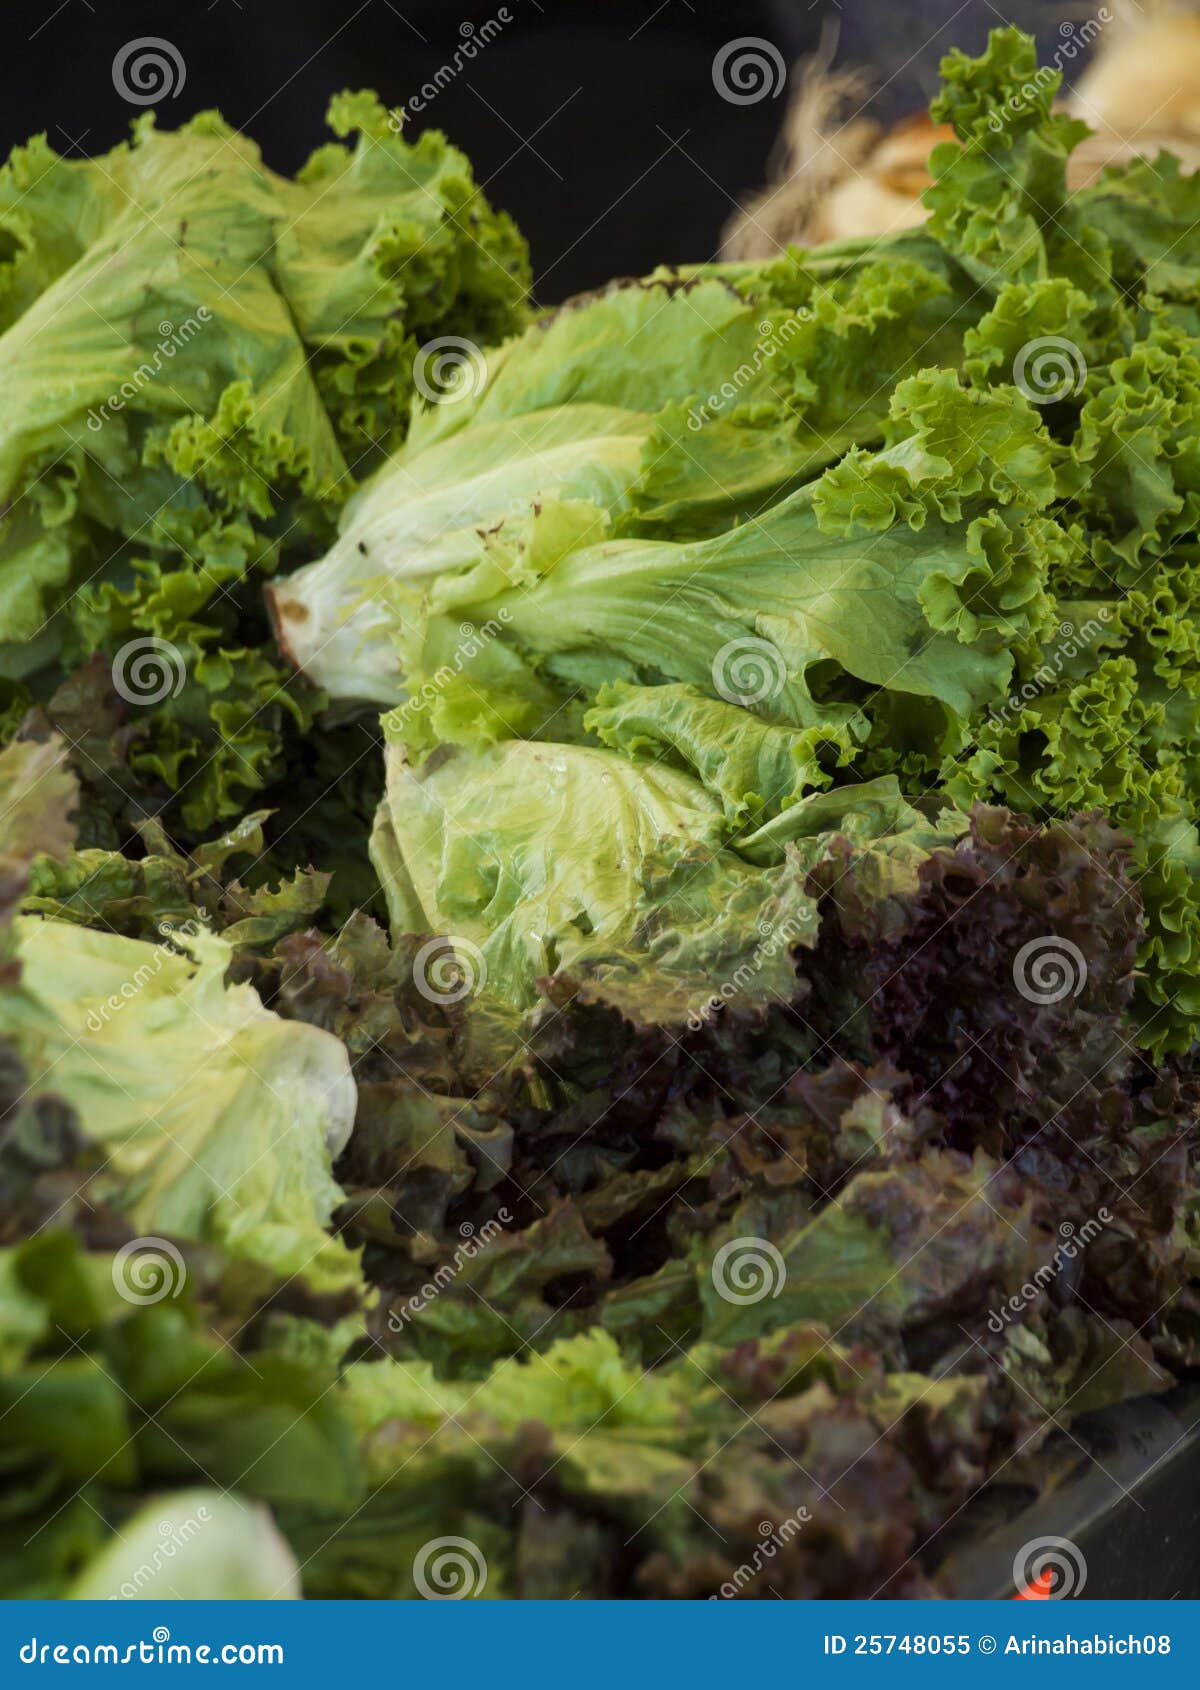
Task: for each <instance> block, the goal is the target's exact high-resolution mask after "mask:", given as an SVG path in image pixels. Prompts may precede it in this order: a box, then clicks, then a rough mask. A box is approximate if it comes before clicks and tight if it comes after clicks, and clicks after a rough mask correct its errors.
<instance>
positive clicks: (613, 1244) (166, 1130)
mask: <svg viewBox="0 0 1200 1690" xmlns="http://www.w3.org/2000/svg"><path fill="white" fill-rule="evenodd" d="M1035 68H1036V67H1035V61H1034V58H1033V51H1032V46H1031V44H1030V43H1029V41H1028V40H1027V39H1026V38H1025V37H1023V36H1021V35H1020V34H1018V33H1017V32H1015V31H1011V30H1002V31H998V32H996V33H995V34H994V35H993V36H992V39H991V43H990V45H989V48H988V50H987V52H986V53H985V54H984V55H983V57H982V58H980V59H978V60H971V59H968V58H966V57H964V56H963V55H961V54H958V53H953V54H951V55H950V56H949V58H948V59H947V60H946V61H945V64H944V67H943V70H944V77H945V86H944V89H943V92H942V94H941V95H940V97H939V100H938V101H937V102H936V104H935V107H934V115H935V116H936V117H938V118H939V119H940V120H945V121H948V122H950V123H951V124H953V126H954V129H955V131H956V134H957V136H958V140H957V141H956V142H953V143H947V144H946V145H944V146H942V147H940V148H939V149H938V151H937V152H936V153H935V155H934V159H933V170H934V175H935V184H934V186H933V188H932V189H931V190H930V192H929V195H928V201H929V206H930V211H931V217H930V220H929V222H928V224H927V225H926V226H925V227H924V228H922V229H920V230H916V231H909V232H905V233H903V234H900V235H898V236H895V237H892V238H889V239H888V240H886V241H883V242H874V243H871V244H870V245H867V244H866V243H858V244H845V245H841V246H838V247H834V248H826V249H823V250H819V251H816V252H810V253H803V252H797V251H793V252H789V253H788V254H787V255H785V256H782V257H780V258H779V259H778V260H777V261H775V262H773V263H770V264H767V265H764V266H757V267H748V266H718V267H704V268H700V269H697V270H693V271H688V272H683V273H677V272H663V273H661V274H657V275H655V276H652V277H650V278H648V279H646V280H644V281H638V282H621V283H615V284H613V285H612V286H611V287H610V288H608V289H606V290H604V291H603V292H602V293H600V294H598V295H595V296H591V297H588V298H585V299H582V300H578V301H575V302H572V303H571V304H569V305H567V306H565V307H563V308H562V309H561V310H559V311H557V312H555V313H552V314H549V315H547V316H543V317H540V318H537V319H535V320H533V321H532V322H529V323H528V324H526V321H525V314H524V307H523V305H522V300H523V297H524V275H525V272H524V257H523V252H522V249H521V246H520V242H519V239H518V237H517V236H516V235H515V232H514V231H513V230H512V228H511V226H510V225H509V224H508V223H507V221H506V220H505V219H504V218H503V217H498V216H496V215H495V214H494V213H492V212H491V211H490V210H489V209H488V208H487V206H486V204H485V202H484V201H483V200H482V199H481V197H480V196H479V194H478V192H477V190H475V189H474V188H473V187H472V185H471V182H470V178H469V176H468V175H467V173H466V167H465V165H464V163H463V161H462V160H461V159H460V158H459V157H458V155H456V154H455V153H454V152H453V151H452V150H451V149H449V148H448V147H447V146H446V145H445V143H443V142H442V141H441V140H440V139H439V138H437V137H432V136H426V137H424V138H423V139H422V140H421V141H420V142H419V143H418V144H417V145H416V146H415V147H410V146H408V145H407V144H406V143H404V142H403V141H401V140H400V139H399V138H398V136H397V134H396V133H395V132H394V128H393V126H392V125H391V124H390V123H389V121H388V118H387V116H386V114H385V113H383V112H382V110H381V109H380V108H379V107H377V106H376V105H375V103H374V102H373V101H371V100H369V99H367V98H366V97H363V96H354V97H353V98H351V97H348V96H343V97H341V98H339V99H338V100H336V101H335V102H334V105H333V108H332V112H331V122H332V123H333V126H334V128H335V129H336V130H337V131H338V132H339V133H342V134H344V133H346V132H347V131H348V130H349V129H350V128H357V129H358V130H359V132H360V134H359V140H358V142H357V144H356V146H355V148H354V149H353V150H349V151H348V150H346V149H345V148H342V147H337V146H334V147H330V148H326V149H324V150H323V151H322V152H320V153H318V154H317V155H315V157H314V159H313V160H312V161H311V162H310V164H309V165H308V167H306V169H305V171H304V172H303V173H302V174H301V178H300V180H299V181H298V182H297V183H294V184H293V183H288V182H284V181H282V180H281V179H279V178H277V177H275V176H273V175H271V174H270V173H269V172H267V171H265V170H264V169H263V167H262V166H261V164H260V163H259V161H258V158H257V155H256V154H255V153H254V151H253V149H252V148H251V147H250V145H249V144H248V143H247V142H245V141H244V140H242V139H241V138H240V137H236V136H233V135H231V134H230V133H229V132H228V131H227V130H226V129H225V128H224V127H223V126H222V125H221V124H220V123H219V121H218V120H216V119H215V118H203V119H199V120H196V122H194V123H193V124H191V125H190V126H189V127H188V128H187V129H185V130H184V131H182V132H181V133H180V134H178V135H174V136H164V135H159V134H157V133H155V132H154V131H153V130H152V129H150V128H149V127H142V128H141V129H140V130H139V132H138V134H137V136H136V139H135V143H134V145H133V147H132V148H131V149H128V150H125V149H121V150H119V151H118V153H117V154H115V155H112V156H111V157H110V158H109V159H107V160H103V161H96V162H95V163H94V164H74V163H71V164H68V163H66V162H64V161H62V160H58V159H56V158H54V156H53V155H52V154H51V153H50V152H49V151H48V149H46V147H45V145H44V143H34V144H33V145H32V146H31V147H30V148H29V149H26V150H25V152H23V153H21V154H19V155H18V156H17V157H16V158H15V159H14V160H13V161H12V162H11V163H10V165H9V167H8V173H7V176H6V177H5V179H4V181H3V184H2V185H0V201H2V202H3V207H4V209H3V212H2V214H0V226H2V227H3V229H4V231H5V240H6V248H5V252H6V265H5V269H4V272H3V273H4V278H5V288H6V291H5V294H4V309H5V312H6V316H5V318H4V332H3V334H2V335H0V354H6V355H7V359H8V366H9V368H10V369H11V371H12V384H11V388H10V394H11V402H10V406H9V410H8V413H7V416H8V422H7V427H8V430H9V435H8V436H7V438H8V439H9V442H10V444H9V446H8V448H7V449H6V450H5V451H3V452H0V466H3V468H4V474H5V477H6V487H7V495H8V505H7V507H6V511H5V515H4V518H3V526H2V527H0V546H2V547H3V548H4V549H3V553H2V556H3V560H4V562H3V573H2V574H0V582H3V583H5V585H4V586H3V591H2V593H0V632H3V633H4V635H5V636H6V640H7V644H6V645H5V647H4V648H3V649H4V652H5V661H4V673H5V674H6V675H8V676H9V677H10V683H9V684H10V696H11V708H10V710H9V713H8V738H9V740H10V741H11V743H9V745H8V747H7V749H6V750H5V751H4V752H3V754H2V755H0V817H2V821H0V850H2V852H3V857H2V861H0V892H2V901H0V914H2V917H3V923H4V926H3V938H2V952H3V954H2V972H0V1036H2V1037H0V1057H2V1060H0V1080H2V1084H3V1092H4V1097H3V1114H2V1116H0V1122H2V1125H0V1463H2V1464H3V1467H4V1470H5V1474H6V1478H7V1481H8V1483H7V1485H6V1490H5V1499H4V1501H3V1504H2V1505H0V1589H3V1590H4V1591H5V1592H6V1593H8V1594H35V1595H63V1594H80V1595H84V1594H86V1595H94V1594H118V1595H129V1594H143V1593H144V1594H148V1595H150V1594H159V1595H161V1594H170V1593H171V1592H172V1590H178V1591H180V1592H181V1593H187V1594H222V1593H225V1592H227V1591H228V1590H229V1589H230V1588H232V1587H240V1588H241V1589H242V1591H243V1593H245V1594H254V1595H263V1594H276V1593H278V1594H281V1595H284V1594H295V1593H296V1592H297V1591H303V1593H305V1594H307V1595H314V1596H412V1595H423V1596H428V1595H430V1594H446V1593H447V1590H446V1588H445V1586H446V1585H447V1584H450V1585H454V1584H455V1583H457V1588H456V1589H453V1590H452V1591H450V1593H452V1594H472V1595H481V1594H487V1595H490V1596H495V1595H498V1596H505V1595H510V1596H526V1597H537V1596H554V1597H570V1596H573V1595H575V1594H583V1595H588V1596H670V1597H695V1596H713V1595H746V1596H763V1597H766V1596H773V1595H784V1596H795V1597H800V1596H822V1595H864V1596H871V1595H875V1594H889V1595H900V1596H909V1595H920V1594H927V1593H929V1592H931V1591H936V1590H937V1589H938V1588H939V1585H938V1568H939V1563H940V1562H941V1561H942V1559H943V1558H944V1556H945V1554H946V1552H947V1550H948V1548H949V1538H948V1535H947V1528H948V1527H949V1525H950V1523H951V1522H952V1521H954V1520H955V1519H956V1518H957V1517H958V1516H959V1515H960V1513H961V1511H962V1509H963V1508H964V1506H965V1505H966V1504H968V1503H969V1502H970V1500H971V1499H972V1498H973V1497H974V1495H975V1493H976V1492H977V1491H978V1490H979V1489H980V1487H981V1486H982V1485H984V1483H985V1482H986V1481H987V1480H988V1479H989V1478H990V1477H992V1476H995V1475H997V1474H1002V1475H1003V1476H1004V1477H1005V1478H1006V1479H1009V1480H1017V1481H1021V1482H1024V1483H1026V1484H1033V1485H1036V1483H1037V1456H1038V1450H1039V1446H1040V1444H1041V1442H1042V1440H1043V1439H1044V1437H1045V1434H1046V1432H1047V1431H1048V1430H1049V1429H1050V1428H1051V1427H1052V1426H1054V1425H1055V1424H1062V1423H1064V1422H1065V1421H1066V1420H1068V1419H1069V1418H1070V1417H1071V1416H1075V1415H1078V1414H1080V1413H1082V1412H1084V1411H1085V1410H1088V1409H1092V1408H1097V1407H1102V1406H1104V1405H1106V1404H1109V1403H1112V1402H1114V1401H1118V1400H1120V1399H1122V1398H1124V1397H1128V1396H1131V1395H1135V1394H1138V1393H1142V1392H1147V1391H1156V1390H1162V1389H1166V1388H1167V1387H1168V1386H1169V1385H1170V1384H1171V1383H1172V1382H1173V1380H1174V1379H1175V1378H1177V1377H1178V1376H1179V1375H1180V1373H1181V1372H1182V1371H1183V1370H1185V1369H1187V1368H1189V1367H1192V1366H1194V1365H1195V1364H1196V1363H1197V1361H1198V1360H1200V1297H1198V1290H1200V1169H1198V1167H1197V1160H1198V1157H1200V1141H1198V1135H1197V1109H1198V1107H1200V1066H1198V1065H1197V1063H1196V1060H1195V1022H1196V1013H1197V1009H1198V1008H1200V984H1198V983H1197V982H1198V979H1200V970H1198V953H1200V832H1198V826H1197V824H1198V822H1200V797H1197V793H1200V783H1198V782H1197V779H1196V763H1197V757H1198V754H1200V636H1198V635H1197V631H1196V630H1197V628H1198V627H1200V619H1198V617H1197V614H1196V611H1195V609H1194V606H1193V600H1194V599H1195V598H1196V596H1197V594H1198V593H1200V456H1198V455H1197V454H1198V452H1200V447H1198V445H1197V442H1198V441H1200V311H1198V305H1197V301H1198V299H1200V182H1197V181H1195V180H1193V179H1190V178H1185V177H1183V176H1182V175H1181V174H1180V172H1179V169H1178V166H1177V164H1176V163H1175V161H1173V160H1171V159H1170V158H1167V157H1162V158H1159V159H1158V160H1155V161H1153V162H1149V161H1144V162H1137V163H1134V164H1131V165H1130V166H1128V167H1127V168H1124V169H1122V170H1119V171H1117V170H1110V171H1108V172H1107V173H1106V174H1105V175H1104V176H1103V177H1102V178H1100V180H1098V181H1097V182H1096V183H1095V184H1094V185H1093V186H1091V187H1090V188H1088V189H1086V190H1085V191H1083V192H1081V193H1077V194H1074V195H1071V196H1068V194H1067V192H1066V186H1065V180H1066V176H1065V167H1066V161H1067V157H1068V153H1069V150H1070V148H1071V146H1072V145H1073V144H1074V143H1075V142H1076V141H1077V140H1078V139H1079V138H1080V136H1081V134H1082V130H1081V127H1080V126H1079V125H1078V124H1076V123H1074V122H1072V121H1071V120H1069V119H1067V118H1066V117H1064V116H1061V115H1058V114H1056V113H1055V112H1053V111H1052V109H1051V104H1050V102H1051V98H1052V95H1053V92H1054V86H1055V79H1053V78H1047V77H1044V76H1041V75H1039V76H1037V77H1036V79H1035V78H1034V71H1035ZM997 112H999V113H1002V114H1003V116H1004V121H1003V123H1001V124H1000V125H999V127H997V125H996V123H995V122H994V121H993V119H994V114H996V113H997ZM202 312H203V313H204V314H203V315H202ZM167 319H169V320H170V323H171V325H172V333H173V334H174V333H175V332H176V329H177V327H178V325H179V324H181V323H183V322H185V321H188V320H192V321H196V322H198V323H199V325H200V326H199V327H198V328H197V329H196V330H195V331H194V332H190V331H189V335H188V336H187V337H186V339H185V343H184V344H183V345H182V346H181V347H180V348H178V349H177V351H178V356H177V357H176V356H175V354H174V353H173V354H172V355H171V356H172V359H173V362H172V365H171V369H170V370H169V372H166V373H165V374H164V373H162V372H160V371H159V370H157V369H153V370H151V372H150V374H149V375H146V376H142V375H139V373H138V369H139V366H140V365H141V364H142V363H144V362H145V360H146V358H147V354H148V349H151V348H152V347H153V346H154V343H155V338H156V336H159V335H160V331H161V329H162V325H163V323H164V322H165V321H166V320H167ZM434 346H437V347H440V348H442V349H443V352H444V351H445V349H447V348H449V349H450V351H451V352H452V353H453V354H454V358H455V361H458V362H460V365H461V367H460V368H459V372H458V379H457V380H451V381H449V382H447V383H444V384H442V386H441V390H440V392H438V393H437V394H436V395H435V396H434V399H435V401H436V402H430V403H424V402H422V399H423V398H424V399H428V398H429V393H428V392H427V388H428V385H429V384H428V380H427V368H428V354H429V352H430V349H431V348H432V347H434ZM464 352H465V353H466V356H465V358H464V359H461V360H460V359H459V357H458V355H459V354H460V353H464ZM418 372H423V373H420V374H418ZM414 384H415V386H416V388H417V390H418V399H417V402H416V403H415V405H411V414H410V402H411V401H412V400H413V395H414ZM127 388H128V389H129V390H130V391H129V392H128V393H126V389H127ZM114 392H116V393H117V394H118V396H119V397H120V398H121V403H120V404H119V405H114V404H113V402H112V395H113V394H114ZM97 416H98V417H99V418H100V421H99V425H98V426H94V425H93V421H92V419H93V417H97ZM352 487H353V491H351V488H352ZM347 495H349V496H348V497H347ZM343 502H344V509H342V511H341V514H340V518H339V517H338V515H337V507H338V506H339V505H342V504H343ZM335 523H336V531H335ZM264 589H265V591H264ZM268 617H269V621H268ZM139 640H140V641H143V642H146V641H151V642H158V643H157V645H155V646H154V647H153V655H154V656H155V657H156V658H157V659H158V660H160V661H163V662H166V663H167V664H168V665H171V664H175V663H177V664H178V666H179V669H178V674H179V677H181V678H182V679H181V681H180V685H179V687H178V688H176V687H174V686H173V685H170V684H169V685H167V686H166V687H162V688H155V689H154V691H155V692H156V694H157V696H154V697H151V698H148V699H139V698H137V697H134V698H132V699H131V698H130V691H131V688H130V685H129V670H128V663H127V664H126V667H125V668H124V669H123V668H122V661H123V656H122V654H123V653H125V652H126V651H127V649H128V648H129V646H130V644H131V642H137V641H139ZM96 652H98V653H100V654H101V655H99V656H90V655H89V654H91V653H96ZM141 655H143V656H144V655H145V653H144V652H143V653H142V654H141ZM380 710H383V712H384V714H383V719H382V733H381V734H378V733H377V732H376V728H375V723H376V721H377V719H378V717H379V712H380ZM251 806H254V807H251ZM368 832H369V836H370V837H369V842H368ZM368 852H369V856H368ZM383 919H386V922H387V929H388V931H386V932H385V929H384V926H383V925H382V924H381V923H382V920H383ZM224 1492H229V1493H231V1495H230V1496H225V1495H223V1494H222V1493H224ZM155 1522H158V1525H157V1527H156V1524H155ZM156 1529H157V1531H158V1532H159V1535H160V1537H161V1538H162V1539H163V1540H165V1541H167V1542H169V1543H170V1544H172V1545H173V1546H175V1547H174V1548H173V1549H172V1551H171V1555H170V1558H169V1565H166V1566H165V1567H164V1565H163V1564H160V1563H161V1562H162V1560H163V1557H161V1556H157V1557H156V1554H155V1552H154V1549H153V1545H154V1533H155V1530H156ZM226 1542H228V1543H229V1544H230V1545H231V1546H232V1547H231V1549H230V1552H229V1554H228V1555H225V1554H224V1553H223V1548H222V1546H223V1545H224V1544H225V1543H226ZM247 1543H253V1544H254V1545H255V1546H256V1548H255V1552H254V1555H253V1556H249V1555H248V1554H247V1553H246V1549H245V1545H246V1544H247ZM447 1557H449V1558H448V1559H447ZM267 1585H270V1589H268V1588H266V1586H267Z"/></svg>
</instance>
